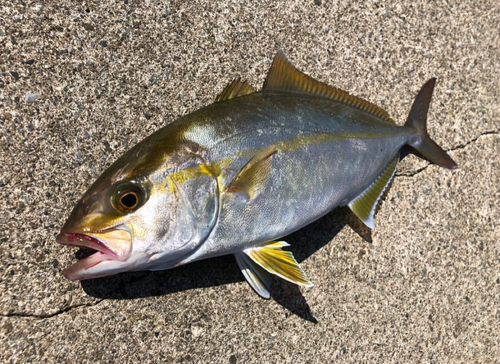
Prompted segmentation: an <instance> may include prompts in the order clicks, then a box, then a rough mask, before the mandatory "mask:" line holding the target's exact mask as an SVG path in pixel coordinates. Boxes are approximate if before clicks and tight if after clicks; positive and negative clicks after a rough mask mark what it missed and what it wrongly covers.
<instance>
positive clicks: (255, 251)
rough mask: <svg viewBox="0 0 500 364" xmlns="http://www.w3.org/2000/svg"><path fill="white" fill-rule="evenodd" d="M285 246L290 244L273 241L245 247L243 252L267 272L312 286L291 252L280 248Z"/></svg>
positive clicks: (302, 284)
mask: <svg viewBox="0 0 500 364" xmlns="http://www.w3.org/2000/svg"><path fill="white" fill-rule="evenodd" d="M285 246H290V244H288V243H286V242H284V241H278V242H276V241H273V242H268V243H264V244H261V245H258V246H256V247H252V248H248V249H245V250H244V251H243V252H244V253H245V254H246V255H247V256H248V257H250V259H251V260H252V262H253V263H255V264H258V265H259V266H260V267H261V268H263V269H265V270H266V271H267V272H269V273H271V274H275V275H277V276H278V277H281V278H283V279H286V280H287V281H290V282H292V283H295V284H298V285H301V286H305V287H312V286H313V284H312V282H311V281H310V280H309V278H307V275H306V273H305V272H304V271H303V270H302V268H301V267H300V265H299V263H297V261H296V260H295V258H294V257H293V254H292V252H289V251H286V250H282V248H283V247H285Z"/></svg>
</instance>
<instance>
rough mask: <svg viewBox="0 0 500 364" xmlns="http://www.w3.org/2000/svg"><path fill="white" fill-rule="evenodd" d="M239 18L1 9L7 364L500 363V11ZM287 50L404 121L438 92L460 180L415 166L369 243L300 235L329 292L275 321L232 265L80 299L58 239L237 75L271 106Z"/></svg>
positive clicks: (443, 139)
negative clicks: (86, 201) (114, 177)
mask: <svg viewBox="0 0 500 364" xmlns="http://www.w3.org/2000/svg"><path fill="white" fill-rule="evenodd" d="M239 3H240V2H239V1H232V2H230V1H224V2H216V1H210V2H208V1H207V2H194V1H176V2H163V1H147V2H144V3H143V2H139V1H132V0H128V1H117V2H113V3H112V4H99V2H97V1H93V2H91V1H88V2H86V4H85V5H78V4H80V2H73V3H71V2H69V1H64V0H63V1H57V2H56V1H43V2H42V1H41V2H39V3H37V2H30V1H27V2H24V3H21V2H19V1H6V2H2V5H0V57H1V58H0V193H1V198H0V226H1V229H0V277H1V278H0V313H1V317H0V362H16V363H17V362H92V363H94V362H102V363H108V362H116V363H126V362H127V363H128V362H138V361H140V362H144V363H156V362H167V363H170V362H173V363H180V362H183V363H186V362H196V363H326V362H345V363H354V362H371V363H392V362H393V363H460V362H462V363H493V362H498V360H499V358H500V349H499V347H500V339H499V335H500V330H499V329H498V328H499V327H500V311H499V307H500V273H499V272H500V259H499V258H500V245H499V244H500V243H499V238H500V225H499V216H500V214H499V201H500V192H499V185H500V181H499V175H500V172H499V166H500V143H499V141H500V140H499V124H500V123H499V101H500V98H499V86H500V85H499V81H498V77H499V75H500V49H499V46H500V40H499V29H500V25H499V15H500V7H499V5H498V2H497V1H494V0H491V1H468V2H466V1H463V2H461V4H455V3H454V2H451V3H448V2H445V1H433V2H429V3H427V2H423V1H420V0H417V2H415V3H414V4H413V5H400V4H398V3H399V1H392V2H391V3H388V4H379V3H373V2H353V1H344V0H342V1H340V2H335V5H329V2H327V1H325V0H319V1H312V0H310V1H307V2H305V4H303V5H300V2H298V1H296V2H281V1H280V2H275V1H267V2H262V1H259V2H257V1H256V2H253V3H252V4H248V5H239ZM279 47H282V48H283V49H284V50H285V52H286V54H287V55H288V57H289V58H290V59H291V60H292V62H293V63H294V64H295V65H297V66H298V67H299V68H300V69H302V70H304V71H306V72H307V73H309V74H310V75H312V76H313V77H316V78H318V79H320V80H322V81H325V82H327V83H329V84H331V85H335V86H337V87H340V88H343V89H346V90H348V91H349V92H351V93H352V94H355V95H358V96H361V97H364V98H366V99H368V100H370V101H372V102H374V103H376V104H378V105H379V106H381V107H383V108H385V109H386V110H387V111H388V112H389V113H390V114H391V116H393V118H394V119H395V120H397V121H398V122H399V123H403V122H404V121H405V119H406V115H407V113H408V111H409V107H410V105H411V102H412V100H413V98H414V96H415V94H416V92H417V91H418V89H419V88H420V86H421V85H422V84H423V83H424V82H425V81H426V80H427V79H428V78H430V77H432V76H436V77H437V78H438V84H437V88H436V90H435V98H434V101H433V103H432V105H431V111H430V115H429V124H430V128H429V129H430V134H431V135H432V136H433V137H434V139H435V140H436V141H438V142H439V143H440V144H441V145H443V146H444V147H445V148H446V149H447V150H448V151H449V153H450V155H451V156H452V157H453V158H454V159H455V160H456V161H457V162H458V163H459V165H460V169H459V170H457V171H454V172H450V171H446V170H443V169H440V168H437V167H435V166H429V165H428V163H427V162H425V161H421V160H418V159H417V158H415V157H414V156H409V157H407V158H406V159H405V160H404V161H403V163H402V165H401V168H400V170H399V172H398V175H397V176H396V178H395V180H394V183H393V185H392V188H391V189H390V191H389V192H388V194H387V196H386V198H385V200H384V202H383V204H382V206H381V208H380V209H379V212H378V214H377V215H376V229H375V230H374V232H373V233H372V234H371V235H370V234H369V232H368V231H366V229H364V228H362V227H360V226H359V224H358V223H357V222H356V220H355V219H354V218H353V217H352V215H351V214H350V213H349V212H348V211H347V210H346V209H339V210H337V211H335V212H333V213H332V214H331V215H329V216H327V217H325V218H324V219H322V220H320V221H319V222H317V223H314V224H313V225H311V226H309V227H307V228H305V229H303V230H302V231H300V232H298V233H296V234H293V235H292V236H291V237H289V238H288V241H289V242H290V243H292V245H293V250H294V252H295V254H296V256H297V258H298V260H299V261H301V262H302V266H303V267H304V269H305V270H306V272H307V274H308V275H309V277H310V278H311V280H312V281H313V282H314V283H315V287H313V288H311V289H299V288H297V287H295V286H293V285H291V284H288V283H285V282H283V281H280V280H277V279H276V280H275V281H274V282H273V298H272V299H271V300H269V301H265V300H262V299H260V298H259V297H258V296H257V295H256V294H255V293H253V291H251V289H250V288H249V287H248V285H247V283H246V282H244V281H243V278H242V276H241V275H240V272H239V271H238V268H237V266H236V263H235V261H234V259H233V258H232V257H225V258H221V259H213V260H207V261H203V262H199V263H195V264H192V265H188V266H185V267H181V268H178V269H175V270H171V271H165V272H156V273H148V272H144V273H135V274H124V275H120V276H115V277H109V278H103V279H98V280H94V281H86V282H83V283H79V282H70V281H68V280H66V279H64V277H63V276H62V275H61V270H62V269H63V268H64V267H66V266H68V265H69V264H71V263H72V262H74V261H75V259H76V258H75V251H74V250H73V249H70V248H65V247H61V246H58V245H57V244H56V242H55V235H56V234H57V232H58V230H59V228H60V227H61V225H62V223H63V222H64V220H65V219H66V217H67V216H68V214H69V212H70V210H71V208H72V207H73V206H74V204H75V202H76V201H77V199H78V198H79V196H81V194H82V193H83V192H84V191H85V190H86V188H87V187H88V186H89V185H90V184H91V183H92V181H93V180H94V179H95V178H96V177H98V175H99V174H100V173H101V172H102V171H103V170H104V169H105V168H106V166H108V165H109V164H110V163H111V162H112V161H113V160H114V159H115V158H117V157H118V156H119V155H120V154H122V153H123V152H124V151H125V150H127V149H128V148H129V147H131V146H132V145H133V144H134V143H136V142H138V141H139V140H141V139H142V138H144V137H145V136H147V135H148V134H150V133H151V132H153V131H154V130H157V129H158V128H160V127H161V126H163V125H165V124H166V123H168V122H170V121H172V120H174V119H175V118H176V117H178V116H180V115H183V114H185V113H187V112H189V111H192V110H195V109H197V108H199V107H201V106H203V105H206V104H207V103H210V102H211V101H212V100H213V99H214V98H215V96H216V95H217V94H218V93H219V92H220V91H221V90H222V89H223V87H224V86H225V85H226V84H227V83H229V82H230V81H231V80H232V79H233V78H234V77H235V76H242V77H243V78H245V79H247V80H248V81H249V82H250V83H251V84H253V85H254V86H258V87H260V85H261V84H262V82H263V80H264V77H265V74H266V72H267V70H268V68H269V66H270V62H271V59H272V57H273V55H274V53H275V51H276V50H277V49H278V48H279ZM370 241H371V242H370Z"/></svg>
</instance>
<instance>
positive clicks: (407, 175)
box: [395, 129, 500, 177]
mask: <svg viewBox="0 0 500 364" xmlns="http://www.w3.org/2000/svg"><path fill="white" fill-rule="evenodd" d="M498 134H500V129H497V130H490V131H485V132H484V133H481V134H479V135H478V136H476V137H474V138H472V139H471V140H469V141H468V142H466V143H464V144H458V145H456V146H454V147H452V148H450V149H447V150H446V152H453V151H455V150H460V149H464V148H466V147H467V146H469V145H471V144H473V143H475V142H476V141H478V140H479V138H481V137H483V136H487V135H498ZM430 165H431V163H429V164H427V165H425V166H424V167H422V168H419V169H417V170H415V171H413V172H411V173H396V176H395V177H413V176H416V175H417V174H419V173H420V172H422V171H424V170H425V169H427V167H429V166H430ZM459 168H460V167H459Z"/></svg>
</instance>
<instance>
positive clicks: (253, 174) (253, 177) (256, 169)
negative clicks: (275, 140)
mask: <svg viewBox="0 0 500 364" xmlns="http://www.w3.org/2000/svg"><path fill="white" fill-rule="evenodd" d="M275 153H276V147H275V146H274V145H270V146H269V147H267V148H264V149H261V150H260V151H258V152H257V154H255V155H254V156H253V157H252V159H250V160H249V161H248V163H247V164H245V165H244V166H243V168H242V169H241V170H240V171H239V173H238V175H237V176H236V177H235V178H234V179H233V181H232V182H231V184H230V185H229V187H228V188H227V191H228V192H235V193H242V194H244V195H245V198H246V199H247V200H249V201H250V200H253V199H254V198H256V197H257V196H258V195H259V194H260V193H261V192H262V191H264V188H265V187H266V185H267V182H268V181H269V177H271V169H272V166H273V155H274V154H275Z"/></svg>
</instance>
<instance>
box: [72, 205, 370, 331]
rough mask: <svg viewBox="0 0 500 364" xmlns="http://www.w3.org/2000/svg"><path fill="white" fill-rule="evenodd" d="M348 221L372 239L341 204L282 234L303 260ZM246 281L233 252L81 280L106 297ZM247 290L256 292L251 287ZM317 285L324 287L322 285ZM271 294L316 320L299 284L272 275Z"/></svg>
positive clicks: (85, 287)
mask: <svg viewBox="0 0 500 364" xmlns="http://www.w3.org/2000/svg"><path fill="white" fill-rule="evenodd" d="M345 225H349V226H350V227H351V228H353V229H354V230H355V231H356V232H357V233H358V234H359V235H361V236H362V237H363V238H364V239H365V240H366V241H369V242H371V233H370V230H369V229H368V228H367V227H365V226H364V225H363V223H361V222H360V221H359V220H358V219H357V218H356V217H355V216H354V214H352V213H351V212H350V210H349V209H348V208H345V207H341V208H337V209H335V210H333V211H332V212H330V213H328V214H327V215H325V216H324V217H322V218H321V219H319V220H317V221H315V222H313V223H311V224H310V225H308V226H306V227H304V228H302V229H301V230H299V231H297V232H295V233H293V234H290V235H288V236H287V237H285V238H283V240H284V241H287V242H288V243H290V244H291V251H292V252H293V254H294V256H295V258H296V260H297V261H298V262H299V263H301V262H303V261H304V260H306V259H307V258H308V257H310V256H311V255H313V254H314V253H315V252H317V251H318V250H319V249H321V248H322V247H324V246H325V245H326V244H328V243H329V242H330V241H332V239H333V238H334V237H335V236H336V235H337V234H338V233H339V232H340V231H341V230H342V229H343V228H344V226H345ZM241 281H244V277H243V275H242V274H241V272H240V270H239V268H238V265H237V263H236V260H235V258H234V257H233V256H232V255H228V256H222V257H217V258H212V259H207V260H201V261H197V262H193V263H191V264H188V265H185V266H180V267H177V268H175V269H171V270H165V271H157V272H149V271H144V272H127V273H121V274H118V275H113V276H109V277H103V278H96V279H91V280H86V281H82V282H81V284H82V288H83V290H84V291H85V292H86V293H87V294H88V295H89V296H92V297H98V298H104V299H135V298H143V297H150V296H163V295H168V294H170V293H175V292H180V291H185V290H191V289H195V288H205V287H214V286H222V285H227V284H229V283H235V282H241ZM248 288H249V290H248V292H249V293H248V294H255V293H254V292H252V290H251V288H250V287H248ZM316 289H321V288H320V287H318V288H316ZM271 297H272V298H273V299H274V300H275V301H276V302H278V303H279V304H280V305H282V306H283V307H285V308H286V309H288V310H289V311H290V312H292V313H293V314H295V315H297V316H299V317H301V318H302V319H304V320H307V321H310V322H313V323H317V321H316V319H315V318H314V316H313V315H312V313H311V310H310V307H309V305H308V304H307V302H306V300H305V298H304V297H303V295H302V294H301V292H300V290H299V288H298V287H297V286H296V285H294V284H292V283H289V282H287V281H284V280H282V279H279V278H276V277H273V281H272V286H271Z"/></svg>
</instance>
